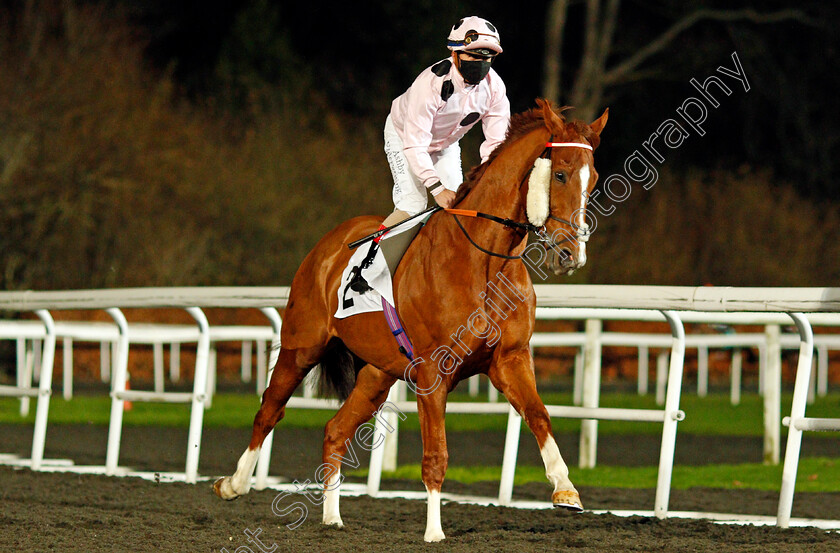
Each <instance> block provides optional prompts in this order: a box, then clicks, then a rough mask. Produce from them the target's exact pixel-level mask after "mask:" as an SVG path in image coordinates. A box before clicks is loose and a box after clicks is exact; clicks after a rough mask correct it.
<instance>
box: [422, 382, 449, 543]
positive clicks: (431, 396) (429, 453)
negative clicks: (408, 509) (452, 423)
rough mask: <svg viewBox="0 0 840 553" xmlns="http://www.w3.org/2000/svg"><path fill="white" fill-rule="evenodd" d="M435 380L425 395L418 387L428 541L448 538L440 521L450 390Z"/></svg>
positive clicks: (446, 455) (446, 461) (447, 459)
mask: <svg viewBox="0 0 840 553" xmlns="http://www.w3.org/2000/svg"><path fill="white" fill-rule="evenodd" d="M434 376H436V375H434ZM423 380H424V379H423V378H420V379H419V380H418V385H420V386H422V385H423ZM436 382H437V383H438V384H439V385H438V386H434V382H431V385H430V386H429V388H428V390H429V391H428V393H427V394H422V393H421V392H422V391H423V389H422V388H420V387H419V386H418V390H417V414H418V416H419V418H420V433H421V436H422V438H423V484H424V485H425V486H426V492H427V494H428V498H427V502H428V503H427V507H426V534H425V536H424V539H425V540H426V541H427V542H437V541H441V540H443V539H444V538H445V537H446V536H445V535H444V533H443V527H442V526H441V522H440V490H441V487H442V486H443V479H444V477H445V476H446V467H447V464H448V462H449V452H448V450H447V448H446V427H445V422H444V417H445V415H446V395H447V393H448V389H447V388H446V386H445V385H444V384H443V383H442V382H441V381H440V380H439V379H438V380H436Z"/></svg>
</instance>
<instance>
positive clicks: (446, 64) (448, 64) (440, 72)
mask: <svg viewBox="0 0 840 553" xmlns="http://www.w3.org/2000/svg"><path fill="white" fill-rule="evenodd" d="M450 69H452V60H440V61H439V62H437V63H436V64H434V65H433V66H432V73H434V74H435V75H437V76H438V77H443V76H444V75H446V74H447V73H449V70H450Z"/></svg>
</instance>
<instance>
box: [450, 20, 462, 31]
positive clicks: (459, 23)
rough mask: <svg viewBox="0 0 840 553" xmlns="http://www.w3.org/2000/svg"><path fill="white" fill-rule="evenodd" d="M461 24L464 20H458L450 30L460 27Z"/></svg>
mask: <svg viewBox="0 0 840 553" xmlns="http://www.w3.org/2000/svg"><path fill="white" fill-rule="evenodd" d="M463 24H464V20H463V19H459V20H458V23H457V24H456V25H455V26H454V27H452V28H453V29H457V28H458V27H460V26H461V25H463Z"/></svg>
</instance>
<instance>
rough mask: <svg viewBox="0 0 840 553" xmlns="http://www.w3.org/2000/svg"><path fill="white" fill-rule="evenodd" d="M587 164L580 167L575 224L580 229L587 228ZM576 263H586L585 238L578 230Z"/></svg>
mask: <svg viewBox="0 0 840 553" xmlns="http://www.w3.org/2000/svg"><path fill="white" fill-rule="evenodd" d="M589 179H590V171H589V164H587V165H584V166H583V167H581V168H580V211H578V222H577V225H578V227H579V229H580V230H585V229H588V228H589V227H588V225H587V224H586V192H587V190H589ZM578 263H579V264H580V265H583V264H584V263H586V238H581V236H580V232H578Z"/></svg>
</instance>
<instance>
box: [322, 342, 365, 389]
mask: <svg viewBox="0 0 840 553" xmlns="http://www.w3.org/2000/svg"><path fill="white" fill-rule="evenodd" d="M364 365H365V362H364V361H363V360H362V359H361V358H359V357H358V356H357V355H356V354H355V353H353V352H352V351H350V350H349V349H348V348H347V346H346V345H344V342H342V341H341V339H339V338H332V339H331V340H330V342H329V343H328V344H327V349H326V351H324V355H323V356H322V357H321V362H320V365H319V367H318V393H319V395H320V396H321V397H327V396H334V397H337V398H338V399H340V400H341V401H344V400H345V399H347V397H348V396H349V395H350V392H351V391H353V386H355V385H356V375H357V374H358V373H359V371H360V370H361V369H362V367H363V366H364Z"/></svg>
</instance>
